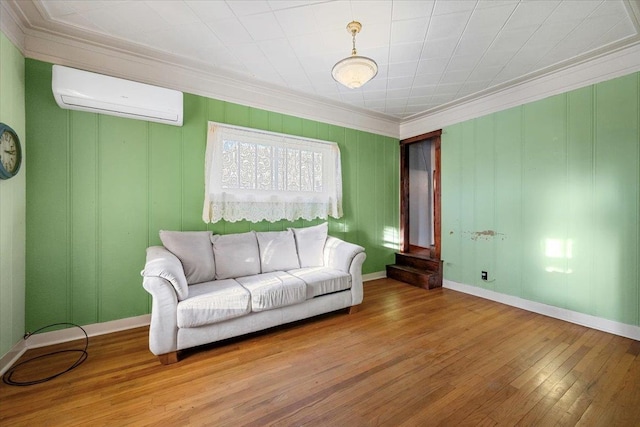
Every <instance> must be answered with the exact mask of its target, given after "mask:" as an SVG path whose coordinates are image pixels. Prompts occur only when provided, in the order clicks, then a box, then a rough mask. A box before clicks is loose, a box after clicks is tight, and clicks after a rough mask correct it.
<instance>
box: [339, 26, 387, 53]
mask: <svg viewBox="0 0 640 427" xmlns="http://www.w3.org/2000/svg"><path fill="white" fill-rule="evenodd" d="M344 36H345V40H346V42H347V43H348V45H351V35H349V32H347V31H346V30H345V32H344ZM390 37H391V25H389V24H371V25H366V24H362V30H361V31H360V32H359V33H358V34H357V35H356V48H358V51H360V49H373V48H374V47H380V46H388V45H389V38H390Z"/></svg>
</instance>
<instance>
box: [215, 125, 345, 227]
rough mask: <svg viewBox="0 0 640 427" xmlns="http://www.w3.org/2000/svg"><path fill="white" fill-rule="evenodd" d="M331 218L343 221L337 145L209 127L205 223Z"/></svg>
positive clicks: (249, 130) (221, 127) (251, 131)
mask: <svg viewBox="0 0 640 427" xmlns="http://www.w3.org/2000/svg"><path fill="white" fill-rule="evenodd" d="M328 216H332V217H334V218H340V217H341V216H342V172H341V168H340V150H339V148H338V145H337V144H336V143H334V142H328V141H320V140H315V139H308V138H302V137H296V136H291V135H284V134H277V133H272V132H266V131H258V130H253V129H246V128H239V127H234V126H228V125H221V124H218V123H212V122H209V129H208V133H207V152H206V162H205V200H204V210H203V220H204V221H205V222H217V221H220V220H221V219H224V220H227V221H230V222H235V221H239V220H243V219H246V220H249V221H253V222H258V221H262V220H265V219H266V220H268V221H271V222H273V221H278V220H281V219H286V220H289V221H294V220H296V219H300V218H303V219H306V220H312V219H314V218H323V219H326V218H327V217H328Z"/></svg>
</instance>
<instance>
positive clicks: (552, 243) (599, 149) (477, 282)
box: [442, 73, 640, 325]
mask: <svg viewBox="0 0 640 427" xmlns="http://www.w3.org/2000/svg"><path fill="white" fill-rule="evenodd" d="M639 105H640V73H635V74H632V75H628V76H625V77H621V78H617V79H615V80H611V81H607V82H604V83H600V84H597V85H594V86H590V87H586V88H583V89H579V90H575V91H572V92H568V93H565V94H562V95H558V96H554V97H551V98H547V99H544V100H541V101H538V102H534V103H530V104H527V105H524V106H520V107H517V108H512V109H509V110H505V111H502V112H498V113H495V114H491V115H489V116H485V117H481V118H478V119H475V120H470V121H467V122H464V123H460V124H457V125H454V126H451V127H447V128H446V129H445V131H444V133H443V136H442V205H443V207H442V209H443V210H442V236H443V243H442V254H443V255H442V256H443V259H444V261H445V278H446V279H448V280H452V281H455V282H458V283H463V284H468V285H473V286H477V287H482V288H486V289H489V290H492V291H496V292H500V293H503V294H509V295H514V296H517V297H521V298H524V299H527V300H531V301H537V302H541V303H545V304H549V305H552V306H557V307H561V308H566V309H569V310H574V311H577V312H581V313H586V314H590V315H593V316H598V317H601V318H605V319H610V320H614V321H618V322H622V323H626V324H631V325H640V318H639V317H640V277H639V269H638V264H639V263H640V250H639V242H640V236H639V226H638V224H639V222H640V198H639V191H640V184H639V183H640V149H639V144H640V143H639V141H640V124H639V122H640V118H639V116H640V108H639ZM482 270H487V271H488V272H489V281H488V282H484V281H482V280H481V279H480V272H481V271H482Z"/></svg>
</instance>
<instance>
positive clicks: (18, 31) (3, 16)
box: [0, 1, 25, 55]
mask: <svg viewBox="0 0 640 427" xmlns="http://www.w3.org/2000/svg"><path fill="white" fill-rule="evenodd" d="M9 6H10V3H8V2H4V1H2V2H0V31H2V33H3V34H4V35H5V36H7V38H8V39H9V40H11V43H13V45H14V46H15V47H17V48H18V50H20V52H22V54H23V55H24V44H25V34H24V30H23V26H22V25H20V23H21V21H22V20H23V19H24V17H22V18H23V19H19V18H18V17H17V16H16V13H19V11H16V10H14V9H13V8H11V7H9Z"/></svg>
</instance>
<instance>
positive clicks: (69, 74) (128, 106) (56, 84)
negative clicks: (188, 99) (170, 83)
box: [51, 65, 182, 126]
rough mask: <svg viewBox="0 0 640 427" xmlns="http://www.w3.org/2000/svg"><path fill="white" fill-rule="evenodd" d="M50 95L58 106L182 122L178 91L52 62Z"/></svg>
mask: <svg viewBox="0 0 640 427" xmlns="http://www.w3.org/2000/svg"><path fill="white" fill-rule="evenodd" d="M51 87H52V89H53V96H54V98H55V99H56V102H57V103H58V105H59V106H60V107H61V108H66V109H70V110H80V111H90V112H93V113H102V114H110V115H113V116H120V117H128V118H131V119H139V120H148V121H151V122H158V123H166V124H169V125H174V126H182V92H179V91H176V90H171V89H165V88H161V87H158V86H152V85H148V84H144V83H138V82H132V81H130V80H124V79H119V78H116V77H110V76H105V75H103V74H96V73H90V72H88V71H82V70H77V69H75V68H68V67H63V66H61V65H54V66H53V80H52V83H51Z"/></svg>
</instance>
